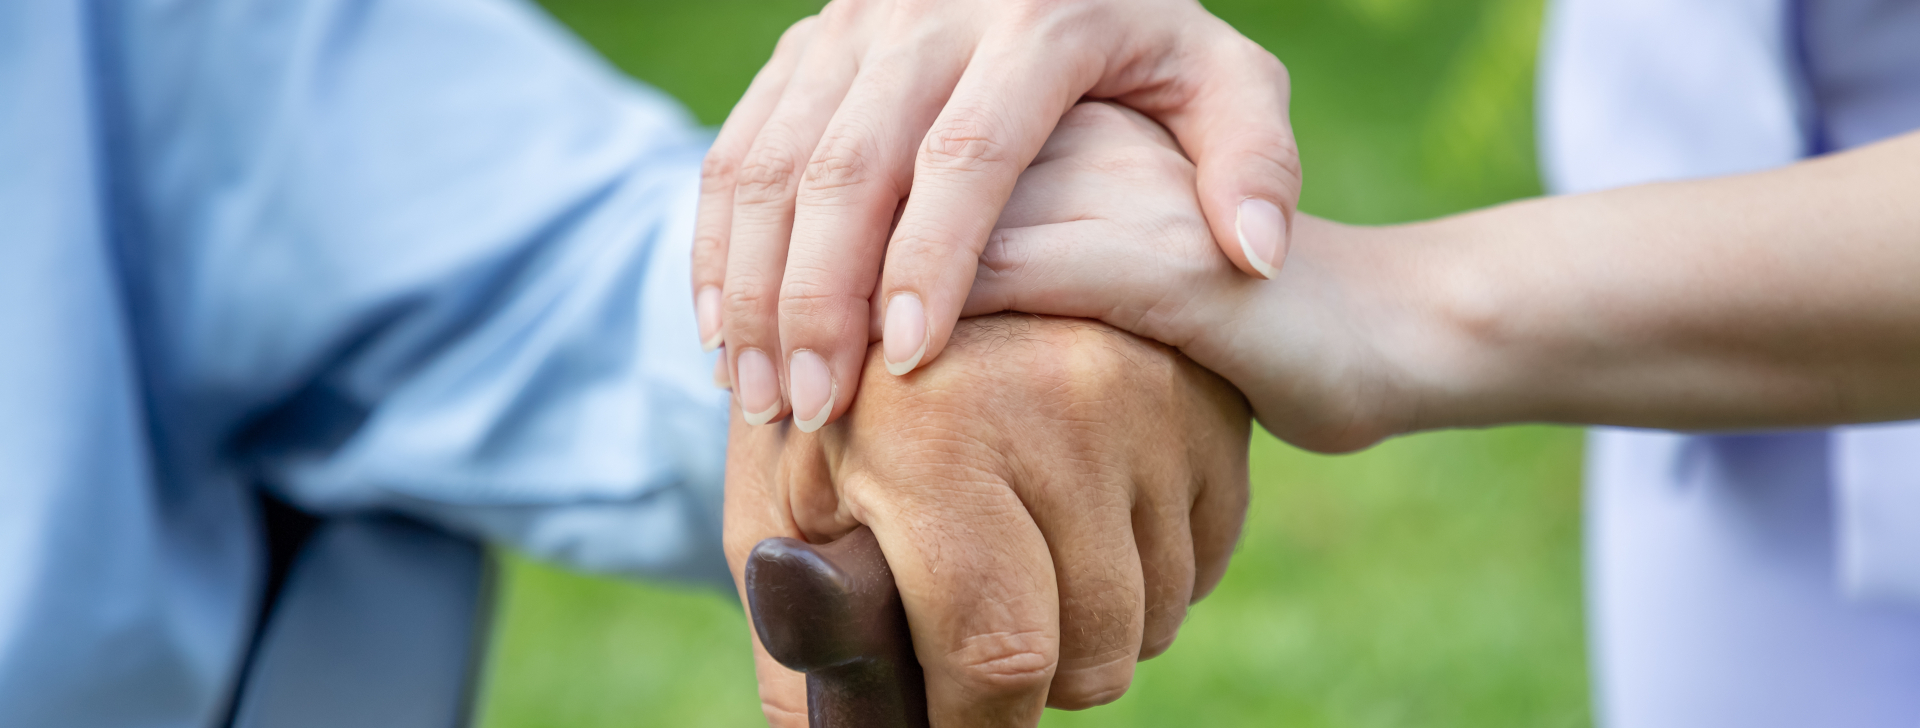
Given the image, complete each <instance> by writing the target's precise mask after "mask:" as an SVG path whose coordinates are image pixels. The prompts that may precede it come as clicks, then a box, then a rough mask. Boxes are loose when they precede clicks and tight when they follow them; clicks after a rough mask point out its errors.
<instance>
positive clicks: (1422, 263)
mask: <svg viewBox="0 0 1920 728" xmlns="http://www.w3.org/2000/svg"><path fill="white" fill-rule="evenodd" d="M1538 209H1539V208H1538V207H1537V206H1535V205H1532V204H1531V203H1527V202H1521V203H1514V204H1510V205H1505V206H1501V207H1497V208H1493V209H1490V210H1486V211H1480V212H1474V213H1468V214H1463V215H1456V216H1453V217H1448V218H1442V219H1440V220H1435V221H1432V222H1426V223H1415V224H1410V225H1403V226H1397V227H1394V228H1390V229H1387V233H1388V234H1389V235H1390V236H1392V237H1395V238H1398V239H1399V243H1400V244H1401V247H1403V248H1405V250H1406V256H1405V258H1406V260H1407V261H1408V263H1409V265H1406V266H1402V268H1403V270H1404V271H1405V272H1407V273H1409V274H1410V275H1407V276H1404V277H1403V279H1402V280H1401V281H1399V282H1398V283H1397V284H1394V288H1395V289H1396V290H1397V291H1398V297H1397V301H1396V303H1395V305H1394V307H1393V309H1394V310H1395V311H1396V318H1397V320H1399V321H1400V322H1401V323H1400V325H1398V326H1397V327H1395V330H1396V331H1398V334H1397V335H1395V336H1391V337H1387V340H1388V341H1390V342H1391V345H1390V346H1388V347H1387V348H1386V349H1385V351H1384V354H1385V355H1386V356H1387V358H1388V359H1389V361H1390V362H1391V365H1390V369H1391V370H1392V371H1393V372H1395V374H1396V376H1397V377H1398V378H1399V379H1400V380H1401V381H1402V382H1403V383H1404V384H1403V386H1402V387H1401V388H1400V389H1401V391H1402V392H1403V393H1404V395H1405V396H1407V397H1408V398H1409V399H1410V401H1411V403H1412V407H1413V412H1414V415H1413V417H1412V418H1411V420H1410V421H1409V422H1408V423H1407V427H1406V429H1405V430H1404V431H1405V432H1414V431H1421V430H1435V429H1445V428H1454V427H1488V426H1494V425H1501V424H1509V423H1514V422H1522V421H1536V420H1540V419H1543V414H1542V412H1541V411H1540V406H1541V405H1542V403H1544V402H1546V401H1547V399H1548V398H1549V397H1551V394H1552V393H1551V391H1550V390H1551V383H1550V382H1548V381H1546V380H1543V378H1542V375H1543V374H1545V373H1546V371H1547V370H1548V369H1549V366H1548V362H1546V361H1545V360H1544V357H1543V356H1542V355H1541V351H1540V349H1541V347H1540V346H1539V344H1540V343H1541V342H1539V341H1536V340H1535V337H1530V336H1529V333H1528V332H1529V330H1530V327H1529V324H1528V320H1529V317H1530V316H1533V315H1537V314H1538V311H1539V309H1540V308H1541V307H1542V306H1543V305H1545V302H1544V300H1543V298H1542V295H1541V294H1542V291H1540V290H1538V289H1537V286H1536V285H1535V284H1536V283H1537V280H1535V278H1534V277H1533V276H1532V275H1531V274H1532V273H1535V272H1537V269H1538V267H1539V266H1538V265H1537V263H1539V261H1529V260H1528V256H1527V255H1526V254H1525V251H1526V250H1529V249H1537V247H1538V246H1528V245H1525V244H1522V241H1517V240H1515V237H1516V236H1517V235H1520V234H1521V233H1520V232H1519V231H1521V230H1526V229H1532V228H1531V227H1529V226H1526V225H1523V224H1520V223H1521V222H1522V220H1516V217H1517V218H1526V217H1528V216H1530V215H1531V214H1533V212H1535V211H1537V210H1538ZM1536 242H1537V241H1536ZM1530 287H1531V288H1530ZM1549 379H1550V378H1549ZM1543 383H1545V384H1547V385H1548V386H1547V387H1545V388H1543V387H1542V386H1540V385H1541V384H1543Z"/></svg>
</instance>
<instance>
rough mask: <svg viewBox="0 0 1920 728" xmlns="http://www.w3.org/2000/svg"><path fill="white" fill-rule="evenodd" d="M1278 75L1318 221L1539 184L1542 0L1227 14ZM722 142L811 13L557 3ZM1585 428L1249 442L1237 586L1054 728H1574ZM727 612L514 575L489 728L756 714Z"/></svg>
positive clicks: (664, 594) (645, 591) (716, 1)
mask: <svg viewBox="0 0 1920 728" xmlns="http://www.w3.org/2000/svg"><path fill="white" fill-rule="evenodd" d="M1207 4H1208V6H1209V8H1210V9H1212V10H1213V11H1214V12H1216V13H1218V14H1219V15H1220V16H1221V17H1223V18H1226V19H1227V20H1228V21H1230V22H1232V23H1233V24H1234V25H1235V26H1236V27H1238V28H1240V29H1241V30H1242V31H1243V32H1245V33H1246V34H1247V35H1248V36H1250V37H1252V38H1254V39H1255V40H1258V41H1260V42H1261V43H1263V44H1265V45H1266V46H1267V47H1268V48H1269V49H1272V50H1273V51H1274V52H1275V54H1276V55H1278V56H1280V57H1281V59H1283V60H1285V61H1286V62H1287V64H1288V67H1289V69H1290V70H1291V72H1292V75H1293V81H1294V89H1293V91H1294V94H1293V98H1294V102H1293V114H1292V118H1293V122H1294V124H1295V128H1296V130H1297V132H1298V134H1299V137H1300V140H1301V147H1302V155H1303V161H1304V163H1305V165H1306V173H1307V195H1306V199H1305V202H1304V207H1305V208H1306V209H1307V210H1309V211H1311V212H1314V213H1316V214H1320V215H1325V216H1328V217H1332V218H1335V219H1340V220H1344V221H1349V222H1361V223H1389V222H1397V221H1403V220H1412V219H1419V218H1424V217H1432V216H1436V215H1442V214H1447V213H1450V212H1454V211H1458V210H1462V209H1466V208H1469V207H1475V206H1480V205H1486V204H1491V203H1495V202H1499V201H1501V200H1505V199H1510V198H1513V197H1518V196H1524V195H1530V194H1534V193H1535V192H1536V191H1537V184H1536V182H1535V180H1534V173H1533V138H1532V115H1531V113H1530V107H1531V104H1532V78H1533V76H1532V73H1533V66H1532V63H1533V49H1534V43H1535V35H1536V33H1537V28H1538V20H1539V2H1538V0H1449V1H1445V2H1436V1H1427V0H1338V1H1334V0H1320V1H1319V2H1309V1H1306V0H1213V1H1212V2H1208V3H1207ZM546 5H547V7H548V9H549V10H550V11H551V12H552V13H553V14H554V15H555V16H556V17H558V18H559V19H560V20H561V21H562V22H565V23H566V24H568V25H569V26H571V27H573V28H574V29H576V30H577V31H578V32H579V33H580V34H581V36H582V37H583V38H585V39H586V40H587V41H588V42H589V43H591V44H593V45H594V46H595V47H597V48H598V49H600V50H601V52H603V53H604V54H605V55H606V56H607V57H608V58H609V60H611V61H612V62H613V63H614V64H615V65H617V66H619V67H620V68H622V69H624V70H626V71H627V72H629V73H631V74H633V75H635V76H637V77H639V78H642V79H645V80H647V81H648V82H650V83H653V84H654V85H656V86H659V87H661V88H662V89H664V90H666V91H667V92H668V93H670V94H672V95H674V96H675V97H677V98H679V99H681V100H682V101H683V102H685V103H687V104H688V106H689V107H691V108H692V109H693V110H694V112H695V113H696V114H697V115H698V116H699V117H700V119H701V120H702V121H704V122H706V123H710V124H717V123H718V122H719V121H720V120H721V119H723V118H724V117H725V115H726V112H727V109H728V108H730V107H731V106H732V103H733V101H734V99H736V98H738V96H739V94H740V92H741V91H742V90H743V89H745V88H746V84H747V82H748V81H749V80H751V78H752V75H753V72H754V71H755V70H757V69H758V67H759V65H760V64H761V63H762V62H763V61H764V60H765V59H766V57H767V55H768V53H769V52H770V51H771V49H772V47H773V42H774V40H775V39H776V38H778V37H779V34H780V31H781V30H782V29H784V28H785V27H786V26H787V25H788V24H789V23H791V22H792V21H793V20H796V19H798V18H800V17H802V16H804V15H806V14H808V13H811V12H813V11H814V10H816V9H817V8H818V6H819V3H818V2H812V1H810V0H704V1H703V2H698V3H693V2H684V1H680V0H674V1H667V0H655V1H650V2H649V1H643V0H548V2H547V3H546ZM1579 457H1580V440H1579V435H1578V433H1576V432H1574V431H1571V430H1567V429H1561V428H1544V427H1527V428H1508V429H1502V430H1493V431H1482V432H1450V433H1440V434H1432V435H1422V436H1417V437H1410V438H1405V439H1402V440H1398V441H1394V442H1390V443H1387V444H1385V445H1383V446H1381V447H1378V448H1374V449H1373V450H1370V451H1368V452H1366V453H1362V454H1358V455H1350V456H1342V457H1325V456H1318V455H1311V454H1307V453H1303V452H1300V451H1298V450H1295V449H1293V448H1290V447H1288V446H1286V445H1283V444H1281V443H1279V442H1277V441H1275V440H1273V439H1272V438H1270V437H1268V436H1266V435H1265V434H1258V435H1256V436H1255V438H1254V444H1253V480H1254V485H1253V487H1254V498H1253V504H1252V508H1251V511H1250V512H1249V514H1248V522H1247V533H1246V537H1245V539H1244V541H1243V543H1242V545H1241V548H1240V551H1239V553H1238V554H1237V555H1236V557H1235V560H1234V564H1233V567H1232V569H1231V570H1230V571H1229V572H1228V574H1227V578H1226V580H1225V582H1223V583H1222V585H1221V586H1220V588H1219V589H1218V590H1217V591H1216V592H1215V594H1213V595H1212V596H1211V597H1209V598H1208V599H1207V600H1206V601H1203V602H1201V603H1200V604H1198V605H1196V606H1195V608H1194V610H1193V613H1192V615H1191V617H1190V618H1189V619H1188V621H1187V624H1186V626H1185V627H1184V629H1183V631H1182V633H1181V637H1180V640H1179V642H1178V643H1176V644H1175V645H1174V647H1173V649H1172V650H1171V651H1170V652H1168V653H1167V654H1166V655H1164V656H1162V657H1160V658H1158V659H1155V660H1153V661H1151V662H1147V663H1145V664H1143V665H1141V667H1140V670H1139V673H1138V675H1137V677H1136V679H1135V682H1134V688H1133V690H1132V691H1131V692H1129V693H1128V694H1127V695H1126V696H1125V697H1123V698H1121V699H1120V700H1119V701H1118V702H1116V703H1114V704H1112V705H1109V706H1104V707H1100V708H1095V709H1092V710H1088V711H1084V712H1079V713H1063V712H1050V713H1049V714H1048V716H1047V719H1046V721H1045V725H1048V726H1055V727H1066V726H1080V725H1089V726H1092V725H1098V726H1155V727H1159V726H1189V725H1201V726H1268V725H1282V726H1341V727H1348V726H1354V727H1371V726H1419V727H1421V728H1429V727H1442V726H1463V727H1464V726H1471V727H1473V728H1494V727H1497V726H1528V727H1530V728H1531V727H1536V726H1583V725H1586V724H1587V697H1586V675H1585V659H1586V658H1585V654H1584V651H1583V646H1582V628H1581V621H1580V573H1579V510H1580V501H1579ZM747 645H748V642H747V639H746V625H745V623H744V620H743V619H742V617H741V615H740V612H739V607H738V606H737V605H736V604H734V602H733V601H732V599H731V598H729V597H724V596H719V595H714V594H708V593H696V592H687V591H680V590H675V589H672V588H668V587H660V586H652V585H639V584H631V583H622V582H616V581H612V580H605V579H596V578H591V577H584V576H578V575H573V574H568V573H565V572H562V571H559V570H556V569H553V568H551V567H547V566H542V565H538V564H534V563H530V562H527V561H525V560H523V559H517V558H510V559H509V560H508V568H507V569H506V573H505V589H504V592H503V594H502V601H501V605H500V621H499V624H498V627H497V634H496V641H495V645H494V654H493V659H492V662H491V664H490V667H489V670H488V678H487V686H488V687H487V691H486V695H485V698H484V705H483V711H484V712H483V715H484V722H485V724H486V725H487V726H489V727H490V728H536V727H545V726H554V727H559V726H566V727H568V728H598V727H601V726H669V725H670V726H707V725H712V726H743V725H756V724H758V722H759V717H758V705H757V702H756V700H755V698H754V684H753V672H752V661H751V659H750V657H749V655H748V652H747Z"/></svg>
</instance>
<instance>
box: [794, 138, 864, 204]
mask: <svg viewBox="0 0 1920 728" xmlns="http://www.w3.org/2000/svg"><path fill="white" fill-rule="evenodd" d="M873 156H874V155H873V152H872V151H871V150H870V149H869V148H868V146H867V144H866V142H865V141H864V140H863V138H862V137H861V136H859V135H857V134H855V133H852V132H850V131H845V130H840V131H836V132H834V133H831V134H829V135H828V136H827V138H826V139H825V140H824V141H822V142H821V143H820V148H819V150H817V151H815V152H814V155H813V159H812V160H811V161H809V162H807V169H806V173H805V175H804V176H803V177H802V182H801V187H800V190H801V193H802V194H803V195H807V196H808V197H829V196H831V193H833V192H834V191H836V190H840V189H844V188H847V187H852V186H854V185H858V184H860V183H862V182H865V181H867V180H868V179H869V178H870V177H871V172H872V169H871V167H872V162H873Z"/></svg>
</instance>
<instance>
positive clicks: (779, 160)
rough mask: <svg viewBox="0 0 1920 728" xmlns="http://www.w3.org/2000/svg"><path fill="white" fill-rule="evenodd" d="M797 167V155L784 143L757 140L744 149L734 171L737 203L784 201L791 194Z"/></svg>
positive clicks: (798, 166) (751, 203)
mask: <svg viewBox="0 0 1920 728" xmlns="http://www.w3.org/2000/svg"><path fill="white" fill-rule="evenodd" d="M799 169H800V164H799V162H798V161H797V156H796V155H795V154H794V153H793V151H792V149H791V148H790V147H789V146H787V145H786V144H779V143H767V144H756V145H754V148H753V150H752V151H750V152H748V153H747V158H746V161H744V162H741V164H740V167H739V170H738V171H737V172H736V173H735V174H736V180H735V186H734V192H733V194H734V202H735V203H736V204H746V205H754V204H768V203H774V202H784V201H786V200H787V199H789V198H790V197H791V196H792V190H793V178H794V175H795V173H796V172H798V171H799Z"/></svg>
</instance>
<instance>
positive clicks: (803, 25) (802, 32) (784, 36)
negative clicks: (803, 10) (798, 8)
mask: <svg viewBox="0 0 1920 728" xmlns="http://www.w3.org/2000/svg"><path fill="white" fill-rule="evenodd" d="M819 24H820V16H819V15H817V14H816V15H809V16H807V17H804V18H801V19H799V20H796V21H794V22H793V25H789V26H787V29H786V30H783V31H781V32H780V40H778V41H775V42H774V46H773V48H774V51H773V52H775V53H780V52H782V51H785V50H788V49H789V48H790V47H791V46H792V45H793V44H795V43H801V42H804V41H805V40H806V39H807V38H808V37H811V36H812V35H813V32H814V28H815V27H816V26H818V25H819Z"/></svg>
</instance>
